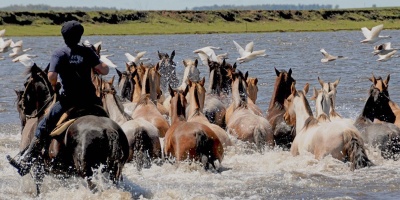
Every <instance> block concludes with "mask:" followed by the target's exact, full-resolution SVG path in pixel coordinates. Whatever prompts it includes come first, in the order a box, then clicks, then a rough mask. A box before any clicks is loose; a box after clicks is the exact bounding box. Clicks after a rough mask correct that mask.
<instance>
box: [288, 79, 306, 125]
mask: <svg viewBox="0 0 400 200" xmlns="http://www.w3.org/2000/svg"><path fill="white" fill-rule="evenodd" d="M309 86H310V85H309V84H308V83H306V85H305V86H304V88H303V90H296V87H295V83H294V82H293V83H292V85H291V87H290V88H291V89H290V91H291V92H290V95H289V96H288V98H286V99H285V101H284V108H285V114H284V116H283V118H284V119H285V121H286V123H287V124H289V125H291V126H294V125H295V124H296V118H297V117H299V116H296V110H302V111H303V112H305V113H304V114H305V115H310V116H312V111H311V108H310V105H309V103H308V101H307V98H306V94H307V93H308V89H309ZM298 114H302V113H298Z"/></svg>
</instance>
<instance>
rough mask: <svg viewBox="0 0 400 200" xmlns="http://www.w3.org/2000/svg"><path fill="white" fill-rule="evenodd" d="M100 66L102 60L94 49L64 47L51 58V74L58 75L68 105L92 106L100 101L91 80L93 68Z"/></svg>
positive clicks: (78, 46)
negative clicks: (91, 104)
mask: <svg viewBox="0 0 400 200" xmlns="http://www.w3.org/2000/svg"><path fill="white" fill-rule="evenodd" d="M98 64H100V60H99V58H98V56H97V55H96V53H95V52H94V51H93V50H92V49H90V48H88V47H83V46H80V45H77V46H75V47H72V48H70V47H68V46H64V47H62V48H60V49H57V50H56V51H54V53H53V55H52V56H51V61H50V68H49V72H56V73H58V75H59V77H60V79H61V80H60V81H61V84H62V87H63V90H62V95H63V96H64V99H65V100H66V101H67V102H68V103H72V104H75V105H76V104H88V103H89V104H90V103H94V102H96V101H98V97H97V96H96V89H95V87H94V85H93V83H92V78H91V71H92V68H94V67H95V66H97V65H98Z"/></svg>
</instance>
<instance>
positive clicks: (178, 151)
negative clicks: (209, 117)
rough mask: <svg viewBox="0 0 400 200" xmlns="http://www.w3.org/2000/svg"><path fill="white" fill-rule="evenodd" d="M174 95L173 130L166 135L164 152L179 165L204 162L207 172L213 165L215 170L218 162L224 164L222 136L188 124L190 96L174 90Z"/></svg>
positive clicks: (172, 105)
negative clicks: (187, 162)
mask: <svg viewBox="0 0 400 200" xmlns="http://www.w3.org/2000/svg"><path fill="white" fill-rule="evenodd" d="M169 92H170V95H171V97H172V98H171V108H170V109H171V110H170V118H171V121H172V122H171V127H170V129H168V131H167V133H166V134H165V140H164V142H165V144H164V152H165V156H166V157H170V156H173V157H175V158H176V160H177V161H178V162H180V161H183V160H194V161H200V162H201V163H202V164H203V165H204V168H205V169H206V170H207V169H208V168H209V165H211V166H213V167H214V168H215V165H214V162H215V161H217V160H218V161H219V163H221V162H222V159H223V156H224V148H223V146H222V144H221V142H220V140H219V139H218V136H217V135H216V134H215V132H214V131H212V130H211V129H210V128H209V127H207V126H206V125H204V124H201V123H198V122H187V121H186V116H185V115H186V114H185V113H186V109H185V108H186V105H185V104H186V103H187V102H186V98H185V96H186V94H187V92H188V88H186V89H185V90H184V91H180V90H173V89H172V88H171V86H169Z"/></svg>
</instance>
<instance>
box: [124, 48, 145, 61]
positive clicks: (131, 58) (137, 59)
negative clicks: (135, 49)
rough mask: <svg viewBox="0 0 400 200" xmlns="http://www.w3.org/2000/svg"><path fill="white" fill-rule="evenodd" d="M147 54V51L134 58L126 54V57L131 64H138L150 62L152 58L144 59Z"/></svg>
mask: <svg viewBox="0 0 400 200" xmlns="http://www.w3.org/2000/svg"><path fill="white" fill-rule="evenodd" d="M145 53H146V51H141V52H139V53H137V54H136V56H132V55H131V54H130V53H125V57H126V59H128V61H129V62H134V63H136V64H137V63H138V62H139V61H144V60H150V58H143V56H144V54H145Z"/></svg>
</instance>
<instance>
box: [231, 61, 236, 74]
mask: <svg viewBox="0 0 400 200" xmlns="http://www.w3.org/2000/svg"><path fill="white" fill-rule="evenodd" d="M236 67H237V65H236V62H235V63H233V67H232V71H233V72H234V71H236Z"/></svg>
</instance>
